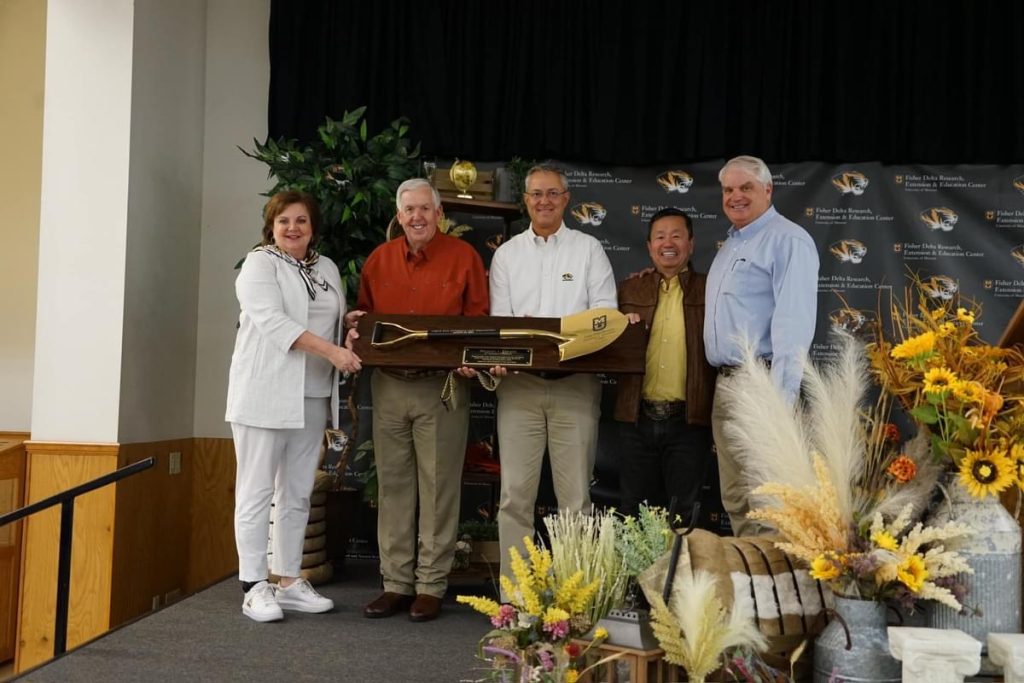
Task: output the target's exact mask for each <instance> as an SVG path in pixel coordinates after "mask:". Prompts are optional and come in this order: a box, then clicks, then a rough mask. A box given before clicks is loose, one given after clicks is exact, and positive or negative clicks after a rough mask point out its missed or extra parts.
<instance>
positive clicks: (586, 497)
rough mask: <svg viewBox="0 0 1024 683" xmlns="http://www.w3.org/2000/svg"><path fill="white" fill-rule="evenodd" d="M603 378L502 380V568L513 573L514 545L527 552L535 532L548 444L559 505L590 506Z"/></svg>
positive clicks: (517, 377) (524, 376)
mask: <svg viewBox="0 0 1024 683" xmlns="http://www.w3.org/2000/svg"><path fill="white" fill-rule="evenodd" d="M600 416H601V382H600V380H599V379H598V378H597V376H596V375H585V374H575V375H570V376H568V377H564V378H562V379H541V378H539V377H536V376H534V375H528V374H526V373H520V374H517V375H509V376H508V377H506V378H505V379H503V380H502V382H501V384H499V385H498V444H499V456H500V458H501V502H500V504H499V508H498V540H499V541H500V544H501V573H502V574H504V575H505V576H508V577H511V576H512V570H511V567H510V560H509V553H508V551H509V548H511V547H513V546H515V547H517V548H519V551H520V554H521V555H522V554H524V550H523V537H524V536H525V537H529V538H531V539H532V538H533V535H534V528H533V519H534V508H535V506H536V502H537V488H538V486H539V485H540V475H541V468H542V467H543V464H544V450H545V448H547V450H548V452H549V455H550V457H551V474H552V478H553V479H554V484H555V497H556V498H557V499H558V508H559V509H560V510H565V509H569V510H571V511H573V512H577V511H584V510H589V509H590V478H591V475H592V473H593V470H594V459H595V458H596V457H597V425H598V418H600Z"/></svg>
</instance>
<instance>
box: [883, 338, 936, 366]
mask: <svg viewBox="0 0 1024 683" xmlns="http://www.w3.org/2000/svg"><path fill="white" fill-rule="evenodd" d="M934 352H935V333H934V332H923V333H921V334H919V335H917V336H916V337H910V338H909V339H906V340H904V341H903V343H902V344H897V345H896V346H894V347H893V349H892V351H890V352H889V355H890V356H892V357H893V358H895V359H897V360H901V359H902V360H924V359H926V358H930V357H931V356H932V354H933V353H934Z"/></svg>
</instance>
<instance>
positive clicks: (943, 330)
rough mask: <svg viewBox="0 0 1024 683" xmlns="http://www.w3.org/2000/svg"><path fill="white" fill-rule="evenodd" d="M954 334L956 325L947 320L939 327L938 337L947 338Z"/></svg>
mask: <svg viewBox="0 0 1024 683" xmlns="http://www.w3.org/2000/svg"><path fill="white" fill-rule="evenodd" d="M954 334H956V323H954V322H952V321H949V320H947V321H946V322H944V323H942V324H941V325H939V336H940V337H949V336H951V335H954Z"/></svg>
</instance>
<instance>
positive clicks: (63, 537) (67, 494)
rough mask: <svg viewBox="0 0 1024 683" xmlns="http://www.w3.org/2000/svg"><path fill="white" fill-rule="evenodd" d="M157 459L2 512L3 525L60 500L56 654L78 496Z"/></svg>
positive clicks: (62, 633)
mask: <svg viewBox="0 0 1024 683" xmlns="http://www.w3.org/2000/svg"><path fill="white" fill-rule="evenodd" d="M155 463H156V459H155V458H146V459H145V460H140V461H138V462H136V463H132V464H131V465H126V466H125V467H122V468H121V469H119V470H114V471H113V472H111V473H110V474H104V475H103V476H102V477H97V478H95V479H93V480H92V481H87V482H85V483H84V484H79V485H78V486H75V487H73V488H70V489H68V490H67V491H62V492H61V493H58V494H56V495H54V496H50V497H49V498H44V499H43V500H40V501H36V502H35V503H32V504H30V505H26V506H24V507H22V508H18V509H17V510H14V511H13V512H8V513H6V514H3V515H0V527H2V526H4V525H6V524H11V523H12V522H17V521H18V520H20V519H23V518H25V517H28V516H29V515H31V514H34V513H36V512H41V511H42V510H46V509H48V508H51V507H53V506H54V505H56V504H58V503H60V555H59V557H58V559H57V617H56V623H55V624H54V634H53V656H54V657H56V656H58V655H62V654H64V652H65V651H66V650H67V644H68V602H69V599H70V597H71V532H72V530H73V529H74V522H75V499H76V498H77V497H78V496H80V495H82V494H83V493H89V492H90V491H95V490H96V489H98V488H103V487H104V486H106V485H107V484H113V483H114V482H116V481H120V480H122V479H124V478H125V477H130V476H132V475H133V474H137V473H139V472H141V471H142V470H148V469H149V468H150V467H152V466H153V465H154V464H155Z"/></svg>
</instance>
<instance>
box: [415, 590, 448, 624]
mask: <svg viewBox="0 0 1024 683" xmlns="http://www.w3.org/2000/svg"><path fill="white" fill-rule="evenodd" d="M440 613H441V598H435V597H434V596H433V595H424V594H420V595H417V596H416V600H414V601H413V603H412V607H410V608H409V618H410V619H411V620H413V621H431V620H433V619H437V615H438V614H440Z"/></svg>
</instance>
